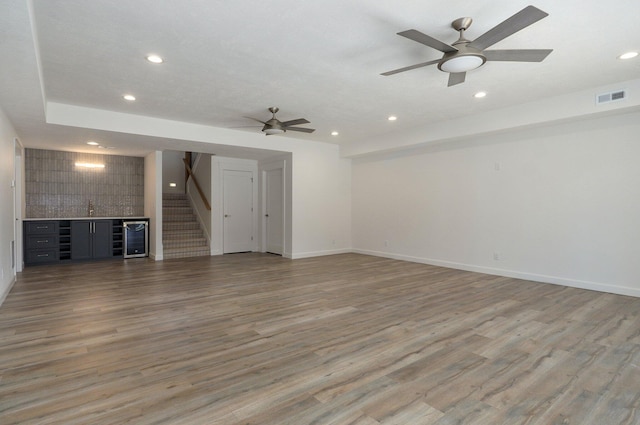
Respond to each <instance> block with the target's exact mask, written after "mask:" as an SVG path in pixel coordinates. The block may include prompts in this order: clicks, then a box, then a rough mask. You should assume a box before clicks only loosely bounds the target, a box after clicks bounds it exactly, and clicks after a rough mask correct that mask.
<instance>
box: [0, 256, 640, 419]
mask: <svg viewBox="0 0 640 425" xmlns="http://www.w3.org/2000/svg"><path fill="white" fill-rule="evenodd" d="M639 412H640V299H637V298H632V297H625V296H618V295H612V294H605V293H598V292H592V291H586V290H580V289H575V288H567V287H562V286H557V285H546V284H540V283H535V282H527V281H522V280H517V279H511V278H505V277H499V276H489V275H483V274H477V273H471V272H466V271H459V270H452V269H446V268H441V267H433V266H428V265H423V264H416V263H408V262H402V261H396V260H390V259H385V258H377V257H370V256H364V255H357V254H344V255H335V256H328V257H317V258H309V259H302V260H295V261H291V260H287V259H284V258H281V257H278V256H273V255H265V254H257V253H253V254H234V255H225V256H218V257H197V258H191V259H180V260H168V261H163V262H153V261H149V260H148V259H131V260H126V261H122V262H99V263H86V264H66V265H55V266H41V267H31V268H27V269H26V270H25V271H24V272H23V273H22V274H20V276H19V277H18V279H17V282H16V284H15V285H14V287H13V289H12V291H11V293H10V294H9V296H8V297H7V299H6V301H5V303H4V304H3V305H2V306H1V307H0V423H2V424H3V425H4V424H38V425H40V424H65V425H69V424H136V425H146V424H171V425H174V424H178V425H183V424H214V425H216V424H225V425H250V424H256V425H257V424H260V425H269V424H273V425H275V424H278V425H282V424H291V425H294V424H295V425H310V424H323V425H324V424H340V425H381V424H382V425H400V424H412V425H414V424H416V425H421V424H424V425H448V424H473V425H478V424H480V425H482V424H487V425H500V424H504V425H506V424H528V425H533V424H536V425H543V424H544V425H547V424H581V425H590V424H593V425H601V424H605V423H606V424H611V425H615V424H639V423H640V413H639Z"/></svg>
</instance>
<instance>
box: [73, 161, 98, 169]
mask: <svg viewBox="0 0 640 425" xmlns="http://www.w3.org/2000/svg"><path fill="white" fill-rule="evenodd" d="M76 167H83V168H104V164H92V163H90V162H76Z"/></svg>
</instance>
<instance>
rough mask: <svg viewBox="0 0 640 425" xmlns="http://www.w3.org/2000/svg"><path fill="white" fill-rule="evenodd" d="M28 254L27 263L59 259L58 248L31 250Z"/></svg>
mask: <svg viewBox="0 0 640 425" xmlns="http://www.w3.org/2000/svg"><path fill="white" fill-rule="evenodd" d="M26 254H27V258H25V263H27V264H38V263H51V262H54V261H58V250H57V249H39V250H29V251H27V253H26Z"/></svg>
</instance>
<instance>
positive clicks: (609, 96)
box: [596, 90, 627, 105]
mask: <svg viewBox="0 0 640 425" xmlns="http://www.w3.org/2000/svg"><path fill="white" fill-rule="evenodd" d="M626 98H627V92H625V91H624V90H617V91H612V92H609V93H601V94H599V95H596V105H602V104H603V103H609V102H616V101H619V100H624V99H626Z"/></svg>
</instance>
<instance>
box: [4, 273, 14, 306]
mask: <svg viewBox="0 0 640 425" xmlns="http://www.w3.org/2000/svg"><path fill="white" fill-rule="evenodd" d="M15 283H16V277H15V276H12V277H11V281H10V282H9V286H7V289H6V291H4V293H2V294H0V305H2V304H3V303H4V300H6V299H7V297H8V296H9V292H11V288H13V285H15Z"/></svg>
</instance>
